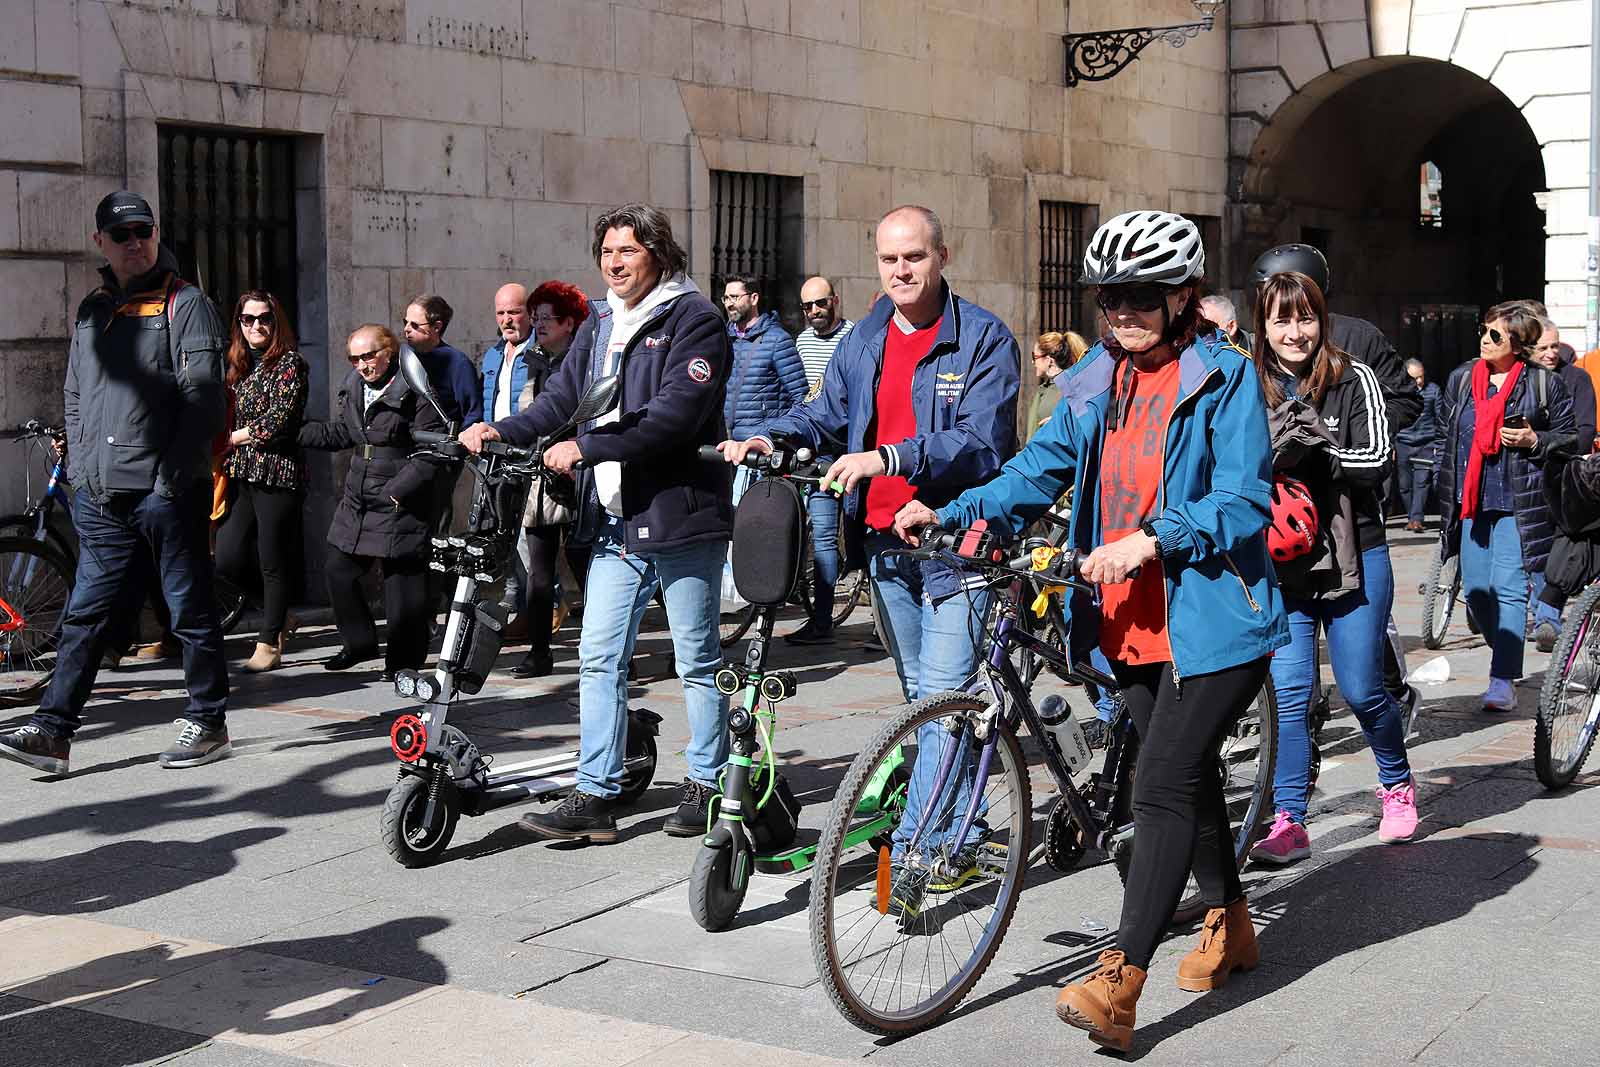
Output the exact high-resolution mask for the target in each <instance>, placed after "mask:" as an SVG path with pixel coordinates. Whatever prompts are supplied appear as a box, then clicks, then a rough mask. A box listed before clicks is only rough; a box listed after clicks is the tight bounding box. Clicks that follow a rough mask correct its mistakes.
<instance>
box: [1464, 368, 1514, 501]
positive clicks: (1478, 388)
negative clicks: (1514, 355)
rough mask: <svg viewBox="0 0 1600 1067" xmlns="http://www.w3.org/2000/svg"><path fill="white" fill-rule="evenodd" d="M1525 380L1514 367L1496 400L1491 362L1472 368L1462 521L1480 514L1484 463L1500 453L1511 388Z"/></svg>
mask: <svg viewBox="0 0 1600 1067" xmlns="http://www.w3.org/2000/svg"><path fill="white" fill-rule="evenodd" d="M1521 376H1522V362H1521V361H1520V360H1519V361H1517V362H1516V363H1513V364H1511V369H1510V370H1509V371H1507V372H1506V377H1505V381H1503V382H1501V383H1500V388H1499V389H1497V390H1496V391H1495V394H1494V396H1490V395H1489V361H1488V360H1486V359H1480V360H1478V362H1477V363H1475V364H1473V367H1472V410H1473V420H1472V449H1471V450H1470V451H1469V452H1468V453H1467V478H1466V481H1465V482H1463V483H1462V486H1461V517H1462V518H1464V519H1470V518H1472V517H1473V516H1474V515H1476V514H1477V513H1478V498H1479V497H1480V496H1482V495H1483V461H1484V460H1485V459H1486V458H1488V457H1489V456H1493V455H1495V454H1497V453H1498V452H1499V451H1500V428H1501V427H1502V426H1504V425H1505V421H1506V401H1507V400H1509V399H1510V398H1511V387H1512V386H1514V385H1516V384H1517V379H1518V378H1520V377H1521Z"/></svg>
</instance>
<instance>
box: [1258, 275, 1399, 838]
mask: <svg viewBox="0 0 1600 1067" xmlns="http://www.w3.org/2000/svg"><path fill="white" fill-rule="evenodd" d="M1255 325H1256V349H1257V354H1256V372H1257V373H1258V374H1259V375H1260V377H1261V391H1262V394H1263V395H1264V396H1265V397H1266V401H1267V406H1268V408H1269V409H1270V411H1271V412H1272V418H1271V424H1272V427H1273V470H1274V472H1275V477H1274V481H1273V514H1272V525H1271V526H1270V527H1268V531H1267V548H1268V550H1269V551H1270V552H1271V553H1272V558H1273V562H1274V564H1275V565H1276V568H1277V573H1278V582H1279V585H1280V586H1281V588H1282V589H1283V600H1284V608H1285V609H1286V610H1287V612H1288V615H1289V645H1288V646H1287V647H1286V648H1280V649H1279V650H1278V652H1277V654H1276V655H1275V656H1273V658H1272V686H1273V688H1274V689H1275V690H1276V691H1277V697H1278V764H1277V769H1276V772H1275V775H1274V778H1273V784H1272V796H1273V804H1274V806H1275V807H1276V808H1277V818H1276V820H1275V821H1274V822H1273V825H1272V830H1271V832H1270V833H1269V834H1268V835H1267V837H1266V838H1265V839H1264V840H1262V841H1261V842H1260V843H1259V844H1257V845H1256V846H1255V848H1253V849H1252V850H1251V852H1250V855H1251V857H1252V858H1253V859H1256V860H1259V861H1262V862H1266V863H1273V864H1285V863H1293V862H1295V861H1296V860H1299V859H1303V858H1305V857H1306V856H1308V855H1310V854H1311V840H1310V838H1309V836H1308V835H1307V834H1306V829H1305V821H1306V808H1307V801H1308V799H1309V794H1310V792H1311V733H1310V730H1309V728H1308V726H1307V723H1306V715H1307V710H1308V709H1309V708H1310V706H1311V695H1312V693H1313V692H1314V691H1315V689H1316V687H1317V655H1316V653H1317V631H1318V629H1319V627H1320V628H1321V629H1323V630H1324V631H1325V632H1326V633H1327V638H1328V658H1329V660H1330V661H1332V664H1333V676H1334V679H1335V680H1336V681H1337V682H1338V683H1339V692H1341V693H1343V694H1344V698H1345V700H1346V701H1348V702H1349V704H1350V710H1351V711H1353V712H1354V713H1355V716H1356V720H1357V721H1358V722H1359V723H1360V724H1361V729H1362V732H1363V733H1364V734H1365V735H1366V738H1367V744H1368V745H1369V746H1370V747H1371V748H1372V755H1373V758H1374V759H1375V760H1376V761H1377V764H1378V783H1379V784H1378V799H1379V801H1380V803H1381V805H1382V809H1383V817H1382V821H1381V822H1380V823H1379V824H1378V839H1379V840H1380V841H1383V842H1385V843H1390V842H1399V841H1408V840H1410V838H1411V836H1412V834H1413V833H1415V832H1416V828H1417V800H1416V786H1415V783H1414V782H1413V780H1412V777H1411V764H1410V762H1409V761H1408V760H1407V757H1406V743H1405V730H1404V729H1403V727H1402V726H1401V715H1400V706H1399V705H1398V704H1397V703H1395V701H1394V698H1393V697H1391V696H1390V695H1389V693H1388V691H1387V690H1386V689H1385V688H1384V685H1383V655H1384V642H1385V640H1386V636H1385V635H1386V625H1385V621H1386V620H1387V619H1388V618H1389V610H1390V608H1391V607H1392V606H1393V604H1394V570H1393V568H1392V567H1391V566H1390V563H1389V546H1388V543H1387V541H1386V540H1385V537H1384V528H1383V504H1382V499H1381V493H1382V490H1383V485H1384V482H1385V480H1386V478H1387V476H1388V471H1389V463H1390V460H1391V458H1392V457H1393V454H1394V449H1393V445H1392V444H1391V443H1390V439H1389V416H1388V409H1387V408H1386V406H1385V404H1384V398H1383V387H1382V385H1381V384H1380V383H1379V381H1378V376H1377V374H1375V373H1374V372H1373V370H1372V368H1371V367H1368V366H1367V365H1366V364H1365V363H1361V362H1359V361H1357V360H1355V359H1352V358H1351V357H1350V356H1349V355H1348V354H1347V353H1345V352H1343V351H1341V350H1340V349H1339V347H1338V346H1337V345H1335V344H1334V343H1333V338H1332V337H1331V335H1330V334H1329V329H1328V306H1327V302H1326V301H1325V300H1324V299H1323V296H1322V290H1321V289H1319V288H1318V287H1317V284H1316V282H1314V281H1312V280H1311V278H1309V277H1308V276H1306V275H1304V274H1298V273H1294V272H1292V271H1291V272H1285V273H1282V274H1274V275H1272V276H1271V277H1269V278H1268V279H1267V280H1266V282H1265V283H1264V284H1263V285H1262V287H1261V291H1260V293H1259V295H1258V297H1257V300H1256V323H1255Z"/></svg>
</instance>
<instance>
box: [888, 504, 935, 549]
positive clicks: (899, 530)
mask: <svg viewBox="0 0 1600 1067" xmlns="http://www.w3.org/2000/svg"><path fill="white" fill-rule="evenodd" d="M937 525H939V516H937V515H935V514H934V513H933V509H932V508H930V507H928V505H926V504H924V503H923V502H922V501H920V500H912V501H910V502H908V503H907V504H906V505H905V506H904V507H902V508H901V509H900V510H899V511H897V512H895V515H894V532H895V534H896V535H897V536H898V537H899V538H900V540H902V541H904V542H905V543H906V544H908V545H912V546H913V547H916V546H920V545H921V544H922V540H921V538H919V537H918V536H917V534H916V531H918V530H920V529H922V528H923V527H924V526H937Z"/></svg>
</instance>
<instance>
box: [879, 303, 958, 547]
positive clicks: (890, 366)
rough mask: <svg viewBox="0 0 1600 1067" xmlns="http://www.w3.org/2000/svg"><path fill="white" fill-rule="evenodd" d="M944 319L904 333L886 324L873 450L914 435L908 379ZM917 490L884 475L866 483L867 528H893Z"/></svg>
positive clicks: (914, 422)
mask: <svg viewBox="0 0 1600 1067" xmlns="http://www.w3.org/2000/svg"><path fill="white" fill-rule="evenodd" d="M942 319H943V316H940V318H938V319H935V320H933V322H931V323H929V324H928V325H927V326H925V327H923V328H922V329H919V330H912V331H911V332H910V333H906V332H905V331H904V330H902V329H900V325H899V323H897V322H895V321H893V320H892V319H891V320H890V322H889V332H888V335H887V336H886V337H885V339H884V342H883V372H882V373H881V374H879V375H878V405H877V415H878V417H877V428H878V432H877V436H876V439H875V440H874V441H873V442H872V445H873V447H874V448H876V447H878V446H880V445H897V444H899V443H900V442H901V441H905V440H909V439H910V438H912V437H915V436H916V433H917V413H916V409H915V408H913V407H912V405H911V376H912V375H913V374H914V373H915V372H916V369H917V364H918V363H919V362H920V361H921V360H922V357H923V356H926V355H927V354H928V352H929V350H931V349H932V348H933V342H934V340H935V339H936V338H937V337H938V336H939V323H940V322H941V321H942ZM916 495H917V491H916V490H915V489H913V488H911V483H910V482H908V481H906V480H905V479H904V478H891V477H889V476H887V475H885V476H883V477H879V478H874V479H872V481H871V482H869V483H868V484H867V529H869V530H887V529H889V528H890V527H891V526H893V525H894V516H895V512H897V511H899V510H900V509H901V508H902V507H904V506H905V505H906V504H907V503H908V502H910V501H911V500H912V499H914V498H915V497H916Z"/></svg>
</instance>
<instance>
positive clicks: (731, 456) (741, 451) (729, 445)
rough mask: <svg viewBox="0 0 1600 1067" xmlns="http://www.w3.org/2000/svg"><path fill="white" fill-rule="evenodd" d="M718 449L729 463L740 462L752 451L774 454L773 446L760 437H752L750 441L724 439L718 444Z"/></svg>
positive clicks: (757, 453) (760, 453) (761, 453)
mask: <svg viewBox="0 0 1600 1067" xmlns="http://www.w3.org/2000/svg"><path fill="white" fill-rule="evenodd" d="M717 451H718V452H721V453H722V458H723V459H725V460H727V461H728V462H729V463H733V464H739V463H743V462H744V460H745V457H746V456H748V455H749V454H750V453H752V452H754V453H755V454H756V455H758V456H770V455H772V446H771V445H770V444H768V443H767V442H766V441H764V440H763V439H761V438H759V437H752V438H750V439H749V440H748V441H724V442H722V443H721V444H720V445H718V446H717Z"/></svg>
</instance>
